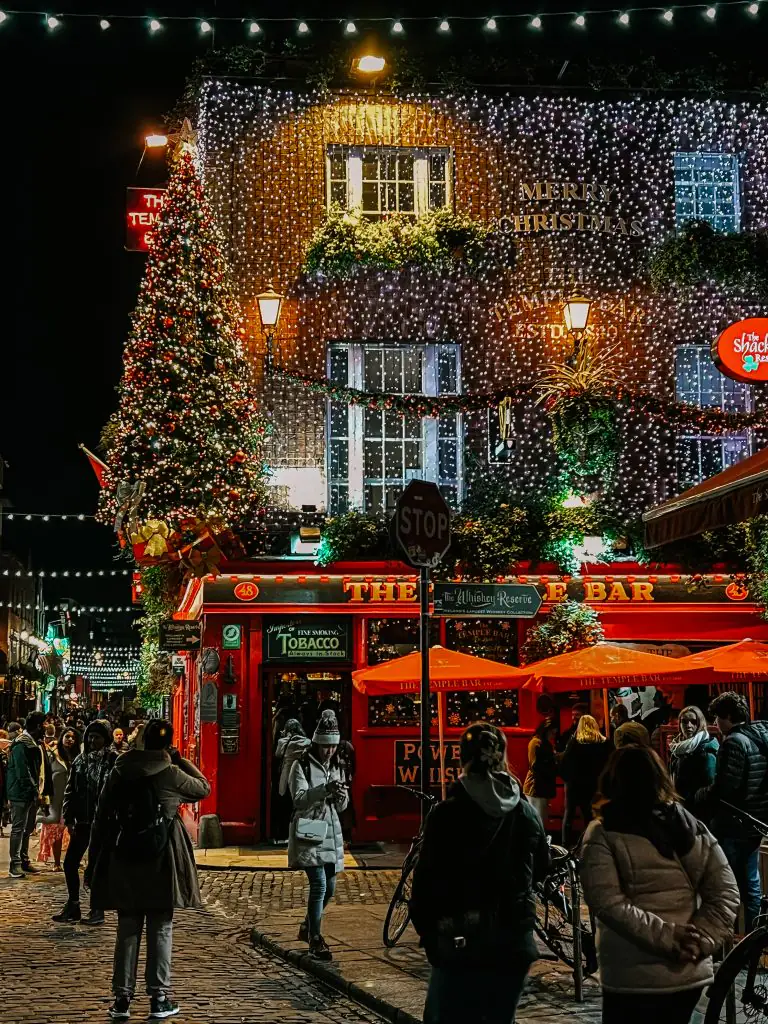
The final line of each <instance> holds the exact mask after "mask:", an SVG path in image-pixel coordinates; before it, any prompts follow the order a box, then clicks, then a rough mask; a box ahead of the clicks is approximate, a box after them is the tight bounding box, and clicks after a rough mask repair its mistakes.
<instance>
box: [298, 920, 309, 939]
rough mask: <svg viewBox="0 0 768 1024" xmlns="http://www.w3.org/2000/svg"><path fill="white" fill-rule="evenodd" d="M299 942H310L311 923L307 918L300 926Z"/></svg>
mask: <svg viewBox="0 0 768 1024" xmlns="http://www.w3.org/2000/svg"><path fill="white" fill-rule="evenodd" d="M299 942H309V921H307V919H306V917H305V918H304V920H303V921H302V922H301V924H300V925H299Z"/></svg>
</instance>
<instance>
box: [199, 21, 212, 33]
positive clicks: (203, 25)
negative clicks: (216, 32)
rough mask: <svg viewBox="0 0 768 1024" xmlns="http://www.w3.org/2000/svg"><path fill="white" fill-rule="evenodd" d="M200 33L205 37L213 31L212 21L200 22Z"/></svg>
mask: <svg viewBox="0 0 768 1024" xmlns="http://www.w3.org/2000/svg"><path fill="white" fill-rule="evenodd" d="M200 31H201V32H202V33H203V35H207V34H208V33H209V32H210V31H211V23H210V21H201V22H200Z"/></svg>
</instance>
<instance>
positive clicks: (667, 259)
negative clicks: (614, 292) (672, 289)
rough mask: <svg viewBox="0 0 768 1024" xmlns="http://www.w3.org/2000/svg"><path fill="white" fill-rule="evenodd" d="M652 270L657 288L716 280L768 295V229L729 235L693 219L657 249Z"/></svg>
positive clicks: (725, 284) (737, 287) (726, 284)
mask: <svg viewBox="0 0 768 1024" xmlns="http://www.w3.org/2000/svg"><path fill="white" fill-rule="evenodd" d="M650 273H651V280H652V282H653V284H654V285H655V286H656V287H657V288H667V287H669V286H670V285H682V286H690V285H697V284H705V283H707V282H715V283H716V284H718V285H720V286H722V287H723V288H736V289H738V290H739V291H744V290H754V291H755V292H757V293H758V294H760V295H768V232H767V231H754V232H744V233H741V232H738V233H733V234H729V233H725V232H722V231H715V230H714V228H712V227H710V225H709V224H707V223H705V222H704V221H691V222H690V223H688V224H686V225H685V227H684V228H682V230H681V231H680V232H679V233H678V234H676V235H673V236H672V237H670V238H668V239H666V241H664V242H662V243H661V245H660V246H659V247H658V248H657V249H656V250H655V252H654V253H653V255H652V256H651V260H650Z"/></svg>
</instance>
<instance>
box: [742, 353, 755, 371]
mask: <svg viewBox="0 0 768 1024" xmlns="http://www.w3.org/2000/svg"><path fill="white" fill-rule="evenodd" d="M758 365H759V364H758V362H757V359H756V358H755V357H754V356H744V362H743V363H742V369H743V370H744V372H745V373H755V372H756V371H757V368H758Z"/></svg>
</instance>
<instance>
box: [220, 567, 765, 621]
mask: <svg viewBox="0 0 768 1024" xmlns="http://www.w3.org/2000/svg"><path fill="white" fill-rule="evenodd" d="M520 582H526V583H527V582H530V583H533V585H534V586H535V587H536V589H537V590H538V592H539V594H540V596H541V599H542V601H543V602H544V603H546V604H558V603H559V602H561V601H565V600H568V599H570V600H572V601H581V602H584V603H586V604H611V605H635V606H640V605H649V604H741V603H742V602H744V601H748V600H749V591H748V590H747V587H746V584H745V582H744V581H743V580H731V579H730V578H729V577H721V578H719V579H718V580H714V579H711V578H706V579H704V578H702V579H701V580H698V581H694V583H689V582H688V580H687V578H686V577H682V576H667V577H656V576H610V575H609V576H604V577H601V578H596V577H589V578H586V577H585V578H580V579H572V580H567V581H566V580H548V581H546V582H541V581H540V580H539V581H537V580H535V579H530V580H529V579H527V578H526V579H523V578H520ZM502 586H503V584H502ZM203 596H204V602H205V605H206V606H207V607H209V608H210V607H211V606H215V605H226V606H228V607H230V608H231V606H232V605H239V606H240V607H255V608H260V609H262V608H267V607H271V606H275V605H278V606H280V605H282V606H283V608H285V605H294V606H300V607H301V608H302V609H303V610H305V611H310V610H312V609H313V607H314V608H317V610H318V611H322V610H323V609H324V608H326V607H327V606H329V605H333V606H335V607H339V606H345V607H348V608H349V609H350V610H352V609H354V608H359V607H361V606H363V605H371V606H372V607H374V608H376V607H382V606H389V607H392V606H396V607H398V608H405V607H408V606H411V607H413V608H414V609H417V608H418V603H419V584H418V580H417V579H414V578H413V577H404V576H403V577H399V576H398V577H381V576H322V577H320V576H261V577H254V578H253V579H248V580H238V579H232V578H231V577H230V578H227V577H219V578H218V579H217V580H213V581H206V583H205V585H204V595H203ZM512 617H514V616H513V615H512Z"/></svg>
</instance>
